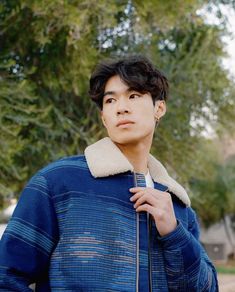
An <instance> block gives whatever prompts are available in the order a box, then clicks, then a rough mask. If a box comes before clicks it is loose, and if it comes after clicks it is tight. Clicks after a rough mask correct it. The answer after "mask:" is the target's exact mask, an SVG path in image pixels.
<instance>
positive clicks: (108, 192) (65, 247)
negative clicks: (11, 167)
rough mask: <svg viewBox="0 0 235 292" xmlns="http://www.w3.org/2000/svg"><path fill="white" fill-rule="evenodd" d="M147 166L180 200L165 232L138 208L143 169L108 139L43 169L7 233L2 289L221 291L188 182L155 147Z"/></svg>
mask: <svg viewBox="0 0 235 292" xmlns="http://www.w3.org/2000/svg"><path fill="white" fill-rule="evenodd" d="M148 167H149V171H150V174H151V177H152V178H153V181H154V187H155V188H156V189H159V190H161V191H167V192H169V193H170V194H171V196H172V200H173V205H174V211H175V214H176V218H177V222H178V225H177V227H176V229H175V230H174V231H173V232H171V233H170V234H168V235H166V236H164V237H161V236H160V235H159V234H158V232H157V228H156V225H155V222H154V221H153V220H152V219H151V218H150V216H149V214H147V213H146V212H140V214H139V213H137V212H136V211H135V209H134V208H133V203H132V202H130V200H129V199H130V196H131V193H130V192H129V188H131V187H133V186H144V185H145V181H144V175H142V174H138V173H135V172H134V170H133V167H132V165H131V164H130V163H129V162H128V160H127V159H126V158H125V156H124V155H123V154H122V153H121V151H120V150H119V149H118V148H117V147H116V146H115V144H114V143H113V142H112V141H111V140H110V139H109V138H104V139H102V140H100V141H98V142H96V143H95V144H93V145H91V146H89V147H88V148H87V149H86V151H85V155H77V156H72V157H67V158H63V159H60V160H58V161H56V162H53V163H51V164H49V165H48V166H46V167H45V168H43V169H42V170H40V171H39V172H38V173H36V174H35V175H34V176H33V177H32V178H31V180H30V181H29V182H28V184H27V185H26V187H25V188H24V190H23V192H22V194H21V196H20V199H19V202H18V205H17V207H16V209H15V211H14V213H13V216H12V218H11V220H10V222H9V224H8V226H7V228H6V231H5V232H4V234H3V237H2V240H1V241H0V291H6V292H10V291H19V292H24V291H25V292H26V291H32V290H31V288H30V287H29V286H30V284H32V283H35V286H36V288H35V289H36V291H38V292H49V291H53V292H60V291H66V292H75V291H100V292H101V291H102V292H103V291H110V292H111V291H131V292H134V291H140V292H143V291H145V292H146V291H159V292H165V291H218V284H217V278H216V271H215V269H214V267H213V265H212V263H211V261H210V260H209V258H208V256H207V254H206V253H205V251H204V249H203V248H202V246H201V245H200V243H199V227H198V223H197V219H196V215H195V212H194V211H193V210H192V208H191V207H190V200H189V198H188V196H187V193H186V191H185V190H184V188H183V187H182V186H180V185H179V184H178V183H177V182H176V181H175V180H174V179H172V178H171V177H170V176H169V175H168V173H167V171H166V170H165V168H164V167H163V166H162V164H161V163H160V162H159V161H158V160H156V159H155V158H154V157H153V156H151V155H150V156H149V162H148Z"/></svg>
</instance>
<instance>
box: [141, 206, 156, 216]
mask: <svg viewBox="0 0 235 292" xmlns="http://www.w3.org/2000/svg"><path fill="white" fill-rule="evenodd" d="M155 209H156V208H155V207H153V206H151V205H149V204H143V205H141V206H139V207H138V208H137V209H136V212H142V211H145V212H148V213H149V214H151V215H152V216H153V217H154V214H155V212H156V210H155Z"/></svg>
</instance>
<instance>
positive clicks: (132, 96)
mask: <svg viewBox="0 0 235 292" xmlns="http://www.w3.org/2000/svg"><path fill="white" fill-rule="evenodd" d="M138 97H141V94H138V93H132V94H131V95H130V96H129V98H131V99H133V98H138Z"/></svg>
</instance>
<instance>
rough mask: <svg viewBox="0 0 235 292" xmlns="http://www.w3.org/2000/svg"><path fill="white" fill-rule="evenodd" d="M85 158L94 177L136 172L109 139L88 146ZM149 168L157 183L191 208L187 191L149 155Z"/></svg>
mask: <svg viewBox="0 0 235 292" xmlns="http://www.w3.org/2000/svg"><path fill="white" fill-rule="evenodd" d="M85 157H86V160H87V163H88V167H89V169H90V172H91V174H92V175H93V176H94V177H105V176H109V175H115V174H118V173H123V172H126V171H134V168H133V166H132V165H131V164H130V162H129V161H128V159H127V158H126V157H125V155H124V154H123V153H122V152H121V150H120V149H119V148H118V147H117V146H116V145H115V144H114V143H113V142H112V140H111V139H110V138H108V137H106V138H103V139H101V140H99V141H98V142H96V143H94V144H92V145H90V146H88V147H87V148H86V149H85ZM148 168H149V172H150V175H151V177H152V179H153V180H154V181H155V182H158V183H160V184H163V185H165V186H167V187H168V189H169V191H171V192H172V193H174V194H175V195H176V196H177V197H178V198H179V199H180V200H181V201H182V202H183V203H184V204H185V205H186V206H190V199H189V197H188V195H187V193H186V191H185V189H184V188H183V187H182V186H181V185H180V184H178V183H177V182H176V181H175V180H174V179H173V178H172V177H170V176H169V175H168V173H167V171H166V169H165V167H164V166H163V165H162V164H161V163H160V162H159V161H158V160H157V159H156V158H154V157H153V156H152V155H151V154H150V155H149V160H148Z"/></svg>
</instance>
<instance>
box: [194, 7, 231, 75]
mask: <svg viewBox="0 0 235 292" xmlns="http://www.w3.org/2000/svg"><path fill="white" fill-rule="evenodd" d="M220 9H221V11H222V13H223V14H224V15H225V16H226V17H227V20H228V22H227V29H228V31H229V36H224V37H223V38H222V40H223V42H224V43H225V51H226V52H227V54H228V57H227V58H224V59H223V60H222V62H223V65H224V66H225V68H226V69H228V70H229V73H230V75H231V77H232V78H233V79H234V80H235V10H234V9H231V8H229V7H228V6H226V5H220ZM200 13H202V14H204V16H205V18H206V20H207V22H208V23H211V24H219V23H220V20H219V19H218V18H217V17H216V16H215V11H212V12H211V13H209V12H208V11H205V10H204V11H201V12H200Z"/></svg>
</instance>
